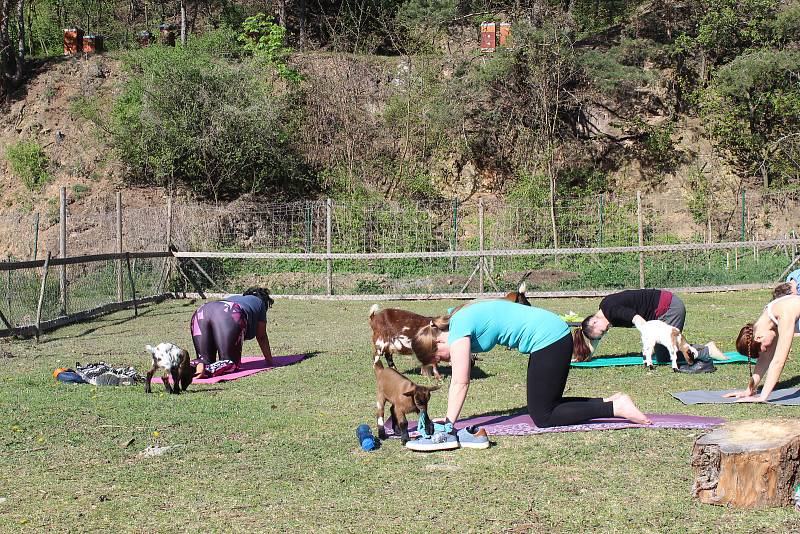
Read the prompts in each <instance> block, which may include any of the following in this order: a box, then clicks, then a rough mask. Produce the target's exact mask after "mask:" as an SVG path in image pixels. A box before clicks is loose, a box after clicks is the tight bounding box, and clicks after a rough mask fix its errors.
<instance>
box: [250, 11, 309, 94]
mask: <svg viewBox="0 0 800 534" xmlns="http://www.w3.org/2000/svg"><path fill="white" fill-rule="evenodd" d="M238 41H239V42H240V43H241V45H242V48H243V49H244V50H245V51H247V52H250V53H252V54H254V55H255V56H256V57H260V58H263V59H264V60H265V61H266V62H267V63H268V64H269V65H271V66H272V67H273V68H274V69H275V70H276V71H277V72H278V74H279V75H280V76H281V77H282V78H285V79H286V80H289V81H292V82H299V81H300V79H301V76H300V73H298V72H297V71H296V70H294V69H291V68H289V66H288V60H289V56H290V55H291V53H292V49H291V48H289V47H288V46H286V44H285V43H286V28H284V27H282V26H279V25H278V24H275V23H274V22H272V20H270V18H269V17H267V16H266V15H265V14H264V13H258V14H257V15H253V16H252V17H247V18H246V19H245V20H244V22H243V23H242V33H240V34H239V36H238Z"/></svg>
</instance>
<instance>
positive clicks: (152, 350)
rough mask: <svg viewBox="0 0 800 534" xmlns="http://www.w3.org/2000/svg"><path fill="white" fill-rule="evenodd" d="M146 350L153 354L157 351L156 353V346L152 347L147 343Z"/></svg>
mask: <svg viewBox="0 0 800 534" xmlns="http://www.w3.org/2000/svg"><path fill="white" fill-rule="evenodd" d="M144 350H146V351H147V352H149V353H151V354H155V353H156V349H154V348H153V347H151V346H150V345H145V346H144Z"/></svg>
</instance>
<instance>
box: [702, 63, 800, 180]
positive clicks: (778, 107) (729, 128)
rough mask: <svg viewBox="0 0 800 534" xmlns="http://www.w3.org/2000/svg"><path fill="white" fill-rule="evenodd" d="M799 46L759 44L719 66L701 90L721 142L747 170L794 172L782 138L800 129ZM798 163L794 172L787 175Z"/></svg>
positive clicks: (704, 112)
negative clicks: (765, 47)
mask: <svg viewBox="0 0 800 534" xmlns="http://www.w3.org/2000/svg"><path fill="white" fill-rule="evenodd" d="M798 71H800V52H797V51H792V50H778V51H774V50H759V51H754V52H750V53H747V54H743V55H741V56H739V57H737V58H736V59H734V60H733V61H731V62H730V63H729V64H727V65H725V66H724V67H722V68H720V69H719V70H718V71H717V73H716V75H715V76H714V78H713V79H712V81H711V84H710V85H709V87H708V88H706V89H703V90H701V91H700V92H699V103H700V110H701V114H702V116H703V118H704V119H706V121H707V124H708V126H709V129H710V131H711V132H712V134H713V136H714V138H715V139H716V141H717V143H718V144H719V145H720V146H721V147H722V148H724V149H725V150H727V151H728V152H729V153H730V154H731V155H732V157H733V158H734V159H735V160H736V162H737V163H738V164H739V165H740V166H741V168H743V169H744V173H745V174H746V175H748V176H754V175H759V174H762V173H765V174H766V176H768V177H769V176H771V177H773V178H778V179H780V180H781V181H787V180H789V179H794V178H796V173H797V166H796V165H794V164H793V163H792V161H789V160H791V159H792V158H793V156H792V154H785V153H783V152H782V151H780V150H779V149H780V148H781V147H780V144H781V140H782V139H785V138H786V137H787V136H791V135H794V134H796V133H797V132H798V131H800V85H798V83H797V75H796V73H797V72H798ZM791 169H794V171H793V172H794V173H795V176H791V175H787V174H786V173H787V172H791Z"/></svg>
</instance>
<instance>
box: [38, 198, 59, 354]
mask: <svg viewBox="0 0 800 534" xmlns="http://www.w3.org/2000/svg"><path fill="white" fill-rule="evenodd" d="M62 189H63V187H62ZM49 267H50V252H49V251H48V252H47V256H46V257H45V259H44V267H43V271H42V285H41V287H39V303H38V304H37V305H36V342H37V343H38V342H39V334H40V333H41V324H42V303H43V302H44V288H45V284H46V283H47V270H48V268H49ZM62 267H63V266H62Z"/></svg>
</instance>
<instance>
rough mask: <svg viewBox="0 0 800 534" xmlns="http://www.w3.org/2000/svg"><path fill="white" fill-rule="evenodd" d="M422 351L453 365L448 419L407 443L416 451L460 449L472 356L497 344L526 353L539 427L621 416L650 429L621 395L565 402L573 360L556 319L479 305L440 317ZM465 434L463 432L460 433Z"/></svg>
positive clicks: (502, 303) (527, 309)
mask: <svg viewBox="0 0 800 534" xmlns="http://www.w3.org/2000/svg"><path fill="white" fill-rule="evenodd" d="M417 341H418V342H419V345H418V346H420V347H422V348H424V349H425V350H426V352H427V353H428V356H429V357H430V358H431V359H433V360H435V361H437V362H438V361H450V362H451V366H452V378H451V381H450V389H449V393H448V397H447V419H446V420H445V423H444V425H443V430H441V428H442V426H440V432H437V433H436V434H434V435H433V437H431V438H429V439H418V440H414V441H409V442H408V443H406V447H408V448H410V449H413V450H422V451H432V450H443V449H453V448H456V447H458V437H457V436H456V434H455V431H454V429H453V422H455V421H456V420H457V419H458V416H459V414H460V413H461V409H462V407H463V406H464V400H465V399H466V397H467V391H468V389H469V380H470V353H478V352H488V351H490V350H491V349H492V348H493V347H494V346H495V345H502V346H505V347H508V348H511V349H517V350H519V351H520V352H522V353H523V354H528V355H529V358H528V386H527V389H528V393H527V396H528V399H527V400H528V413H529V414H530V416H531V418H532V419H533V422H534V423H536V425H537V426H539V427H551V426H562V425H571V424H574V423H579V422H582V421H587V420H589V419H595V418H598V417H623V418H625V419H629V420H631V421H633V422H634V423H641V424H649V423H650V420H649V419H648V418H647V416H645V415H644V414H643V413H642V412H641V411H639V409H638V408H637V407H636V405H635V404H634V403H633V401H632V400H631V399H630V397H628V396H627V395H625V394H623V393H615V394H614V395H612V396H610V397H608V398H604V399H603V398H587V397H564V396H563V395H564V388H565V386H566V384H567V374H568V373H569V365H570V361H571V360H572V336H571V335H570V331H569V326H567V323H565V322H564V321H563V320H562V319H561V318H560V317H558V316H557V315H556V314H554V313H551V312H549V311H547V310H543V309H541V308H535V307H531V306H523V305H521V304H515V303H513V302H509V301H507V300H483V301H475V302H473V303H470V304H467V305H466V306H463V307H461V308H459V309H457V310H456V311H455V312H454V313H453V314H452V315H445V316H441V317H437V318H435V319H434V320H432V321H431V323H430V324H429V325H428V326H425V327H423V328H422V329H421V330H420V333H419V334H418V335H417ZM462 432H463V430H462Z"/></svg>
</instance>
